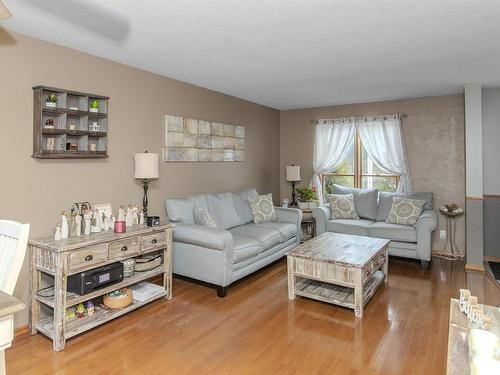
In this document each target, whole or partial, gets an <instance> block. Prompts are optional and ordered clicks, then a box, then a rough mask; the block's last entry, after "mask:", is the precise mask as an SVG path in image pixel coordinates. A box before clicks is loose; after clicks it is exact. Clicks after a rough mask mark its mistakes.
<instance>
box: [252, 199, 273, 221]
mask: <svg viewBox="0 0 500 375" xmlns="http://www.w3.org/2000/svg"><path fill="white" fill-rule="evenodd" d="M248 201H249V202H250V208H251V209H252V215H253V222H254V223H255V224H259V223H268V222H271V221H275V220H276V211H275V210H274V204H273V195H272V194H271V193H269V194H264V195H257V196H255V197H250V198H248Z"/></svg>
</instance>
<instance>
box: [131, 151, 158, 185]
mask: <svg viewBox="0 0 500 375" xmlns="http://www.w3.org/2000/svg"><path fill="white" fill-rule="evenodd" d="M134 165H135V172H134V178H140V179H151V178H158V177H159V176H160V174H159V171H158V154H154V153H149V152H143V153H140V154H135V155H134Z"/></svg>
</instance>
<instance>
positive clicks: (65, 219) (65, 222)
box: [61, 211, 69, 240]
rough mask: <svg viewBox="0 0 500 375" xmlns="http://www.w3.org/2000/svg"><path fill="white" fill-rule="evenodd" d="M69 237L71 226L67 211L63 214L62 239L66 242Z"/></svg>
mask: <svg viewBox="0 0 500 375" xmlns="http://www.w3.org/2000/svg"><path fill="white" fill-rule="evenodd" d="M68 236H69V224H68V217H67V216H66V211H63V212H62V215H61V239H63V240H65V239H66V238H68Z"/></svg>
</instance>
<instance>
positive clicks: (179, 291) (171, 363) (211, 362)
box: [6, 259, 500, 375]
mask: <svg viewBox="0 0 500 375" xmlns="http://www.w3.org/2000/svg"><path fill="white" fill-rule="evenodd" d="M286 282H287V281H286V262H285V261H284V260H283V261H280V262H278V263H275V264H273V265H272V266H270V267H268V268H266V269H264V270H263V271H261V272H258V273H257V274H254V275H252V276H251V277H249V278H246V279H245V280H243V281H241V282H239V283H237V284H236V285H235V286H233V287H231V288H230V289H229V292H228V295H227V297H226V298H224V299H221V298H217V297H216V293H215V289H212V288H208V287H206V286H204V285H198V284H195V283H192V282H189V281H186V280H181V279H174V299H173V300H172V301H166V300H161V301H157V302H153V303H152V304H150V305H148V306H146V307H143V308H141V309H139V310H137V311H135V312H132V313H130V314H128V315H126V316H124V317H122V318H119V319H117V320H114V321H112V322H110V323H107V324H106V325H104V326H101V327H99V328H97V329H95V330H93V331H91V332H88V333H86V334H84V335H81V336H78V337H76V338H73V339H71V340H68V341H67V343H66V349H65V350H64V351H62V352H60V353H56V352H54V351H52V343H51V341H50V340H48V339H47V338H45V337H44V336H43V335H41V334H38V335H36V336H33V337H31V336H28V335H22V336H20V337H18V338H16V339H15V340H14V344H13V347H12V348H11V349H9V350H7V352H6V361H7V372H8V374H9V375H13V374H93V375H94V374H148V375H152V374H444V373H445V367H446V365H445V364H446V350H447V332H448V309H449V299H450V297H457V296H458V289H459V288H463V287H468V288H469V289H471V290H472V293H473V294H475V295H477V296H478V297H479V300H480V302H484V303H488V304H494V305H496V304H498V303H500V290H499V289H497V288H496V287H495V286H494V285H493V283H492V282H491V280H489V278H488V277H486V276H485V275H484V274H475V273H468V274H466V273H465V271H464V264H463V263H461V262H454V263H453V262H448V261H444V260H441V259H434V261H433V262H432V264H431V267H430V269H429V270H422V269H421V268H420V264H419V263H413V262H410V261H403V260H398V259H391V260H390V264H389V282H388V284H387V285H382V286H381V287H380V288H379V290H378V291H377V292H376V294H375V295H374V296H373V298H372V299H371V301H370V302H369V303H368V304H367V305H366V308H365V311H364V317H363V319H362V320H359V319H356V318H355V317H354V313H353V311H352V310H348V309H344V308H341V307H336V306H332V305H329V304H324V303H321V302H317V301H313V300H309V299H305V298H297V299H296V300H295V301H288V299H287V284H286Z"/></svg>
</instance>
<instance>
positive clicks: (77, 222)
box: [75, 215, 82, 237]
mask: <svg viewBox="0 0 500 375" xmlns="http://www.w3.org/2000/svg"><path fill="white" fill-rule="evenodd" d="M75 225H76V236H77V237H80V236H81V235H82V217H81V216H80V215H76V216H75Z"/></svg>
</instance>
